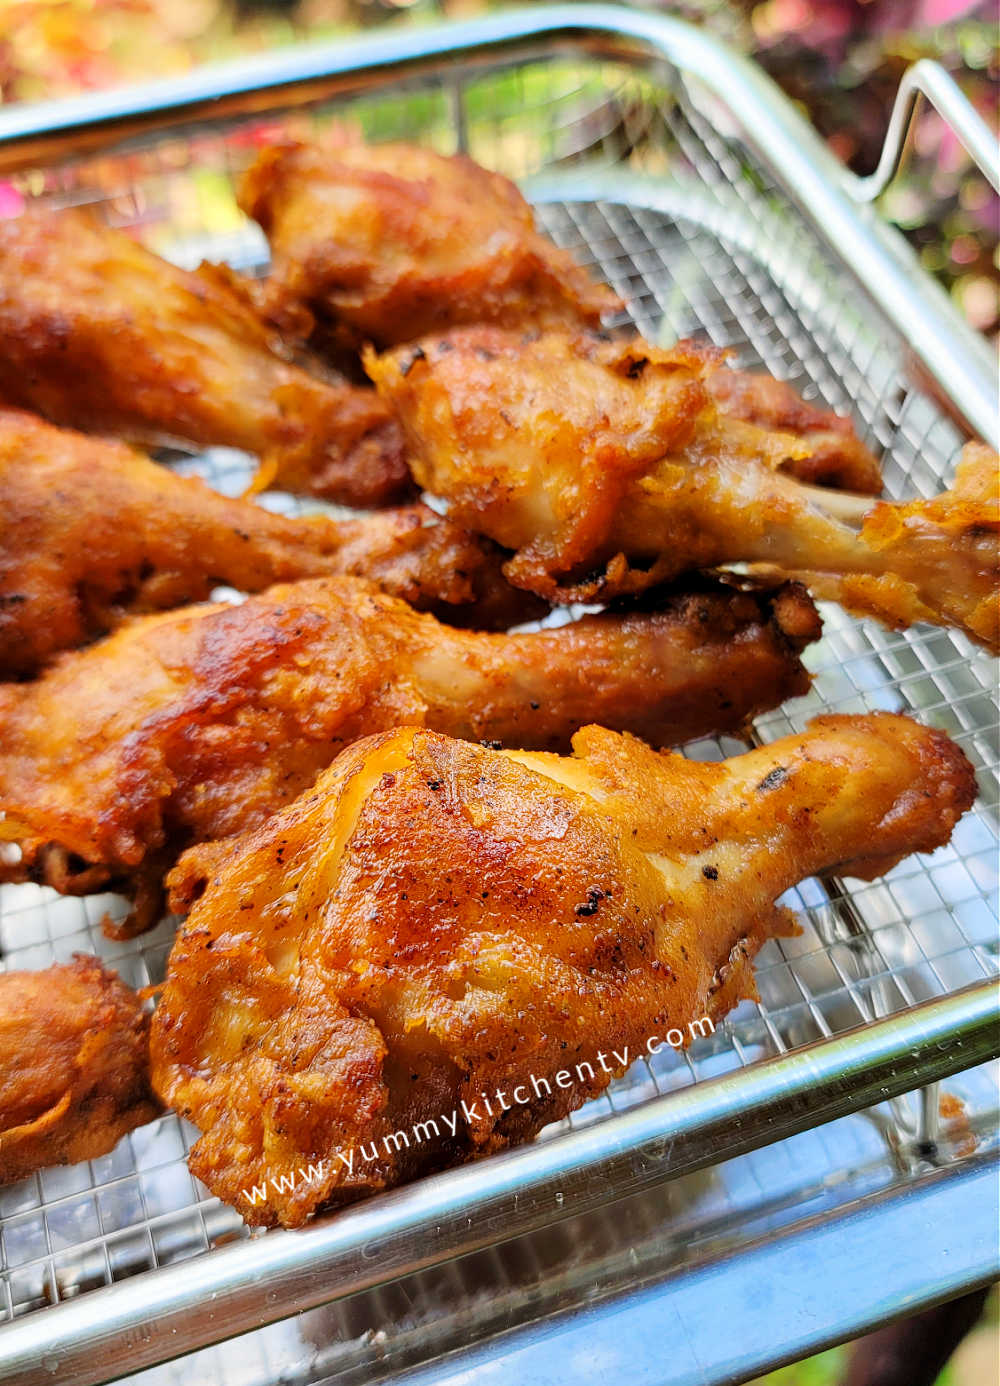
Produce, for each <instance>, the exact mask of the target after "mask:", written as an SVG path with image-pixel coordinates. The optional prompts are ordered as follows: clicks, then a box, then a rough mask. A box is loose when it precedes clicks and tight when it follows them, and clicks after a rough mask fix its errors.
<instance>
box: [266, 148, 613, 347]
mask: <svg viewBox="0 0 1000 1386" xmlns="http://www.w3.org/2000/svg"><path fill="white" fill-rule="evenodd" d="M239 203H240V206H241V207H242V208H243V210H244V211H245V212H246V213H247V215H248V216H251V217H253V218H254V219H255V220H256V221H258V222H259V223H260V225H261V226H262V227H263V229H264V233H265V235H266V236H267V238H268V240H269V241H270V244H271V253H272V272H271V275H270V277H269V278H268V280H267V282H266V287H267V290H268V294H267V296H266V298H265V301H266V302H267V304H268V306H269V310H270V313H271V315H272V317H273V318H274V320H275V321H276V322H278V323H283V322H284V320H285V319H287V318H288V316H289V314H290V313H291V314H292V315H295V314H299V313H300V312H301V309H302V308H306V309H307V310H308V312H309V314H310V315H311V316H312V317H313V318H314V319H315V321H316V322H317V324H319V327H320V331H321V333H322V334H323V336H324V337H325V339H326V340H327V341H328V342H332V343H334V344H337V345H339V346H340V347H342V348H347V349H356V348H357V347H358V346H360V345H361V344H362V343H363V342H366V341H372V342H375V343H376V344H377V345H379V346H392V345H394V344H396V343H398V342H408V341H413V340H414V338H416V337H422V336H423V335H424V333H426V332H433V331H436V330H438V329H440V328H444V327H448V326H451V325H455V324H459V323H470V322H496V323H503V324H504V325H506V326H512V327H517V326H520V325H521V324H522V323H535V324H536V325H538V326H542V325H547V326H554V325H557V324H565V325H566V326H568V327H584V326H592V327H593V326H597V324H598V323H599V322H600V318H601V314H602V313H605V312H613V311H615V310H617V309H619V308H621V307H622V304H621V301H620V299H619V298H618V297H617V296H616V295H615V294H614V293H612V291H611V290H610V289H609V288H607V287H606V286H604V285H603V284H597V283H595V282H593V281H592V280H591V279H590V278H589V277H588V276H587V274H586V273H585V272H584V270H582V269H581V268H580V266H579V265H577V264H576V262H575V261H574V260H573V258H572V257H571V256H570V255H569V254H567V252H566V251H564V250H558V249H557V248H556V247H555V246H554V245H553V244H552V242H551V241H550V240H548V239H547V238H546V237H545V236H543V235H541V234H540V233H539V232H538V231H537V230H536V229H535V219H534V216H533V215H532V211H531V208H530V207H529V206H528V204H527V202H525V200H524V198H523V197H522V196H521V194H520V193H519V192H518V190H517V188H516V187H515V186H514V184H513V183H511V182H510V180H509V179H507V178H504V177H502V176H501V175H500V174H498V173H490V172H489V171H488V170H486V169H484V168H482V167H480V165H479V164H476V163H474V162H473V161H472V160H471V159H469V158H466V157H465V156H464V155H455V156H453V157H451V158H445V157H443V156H442V155H440V154H435V153H433V152H432V151H431V150H429V149H421V148H419V147H418V146H416V145H410V144H378V145H367V144H364V143H362V142H361V141H360V140H359V139H357V138H354V137H352V136H351V135H349V134H347V133H345V132H338V133H334V134H331V135H329V136H327V137H325V138H324V140H323V141H322V142H315V143H309V144H305V143H301V142H297V141H291V142H286V143H283V144H277V145H274V146H272V147H271V148H268V149H265V150H263V151H262V152H261V153H260V154H259V155H258V157H257V160H256V162H255V163H254V164H253V165H252V166H251V168H250V169H249V170H248V171H247V173H246V174H245V176H244V178H243V181H242V184H241V186H240V190H239Z"/></svg>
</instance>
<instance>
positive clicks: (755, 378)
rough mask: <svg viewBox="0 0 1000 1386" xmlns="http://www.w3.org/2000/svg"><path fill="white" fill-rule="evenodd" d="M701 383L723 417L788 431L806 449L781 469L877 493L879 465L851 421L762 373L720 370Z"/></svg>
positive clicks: (800, 477)
mask: <svg viewBox="0 0 1000 1386" xmlns="http://www.w3.org/2000/svg"><path fill="white" fill-rule="evenodd" d="M705 384H706V385H707V387H708V392H709V394H710V395H711V396H712V399H713V400H714V401H715V404H716V406H717V408H718V410H719V412H720V413H721V414H726V415H728V416H729V418H731V419H743V420H744V422H746V423H752V424H757V425H758V426H759V427H760V428H766V429H768V430H770V431H772V432H778V433H790V434H792V435H793V436H794V437H796V438H800V439H801V440H802V441H803V442H804V443H805V444H806V445H807V446H808V448H809V453H808V456H806V457H796V458H790V459H789V460H788V462H787V463H786V464H785V465H784V467H783V468H782V470H783V471H787V472H788V473H789V475H791V476H794V477H796V478H797V479H798V480H799V481H805V482H807V483H808V484H810V485H812V486H836V487H839V488H840V490H842V491H857V492H859V493H860V494H862V495H870V496H877V495H879V494H880V492H881V490H882V473H881V471H880V469H879V464H878V462H877V461H876V459H875V457H874V456H873V455H872V453H871V452H870V451H869V449H868V448H866V447H865V445H864V443H862V441H861V439H860V438H859V437H858V435H857V433H856V432H855V431H854V425H853V423H852V422H851V420H850V419H847V418H844V417H843V415H841V414H835V413H834V412H833V410H832V409H823V408H821V407H819V406H818V405H815V404H809V403H807V402H806V401H805V400H804V399H803V398H802V396H801V395H799V394H797V393H796V392H795V390H793V389H792V387H791V385H789V384H788V383H787V381H784V380H775V378H774V376H773V375H767V374H766V373H765V372H763V371H735V370H731V369H730V368H729V367H728V366H720V367H719V368H718V369H717V370H713V371H709V373H708V374H707V375H706V377H705Z"/></svg>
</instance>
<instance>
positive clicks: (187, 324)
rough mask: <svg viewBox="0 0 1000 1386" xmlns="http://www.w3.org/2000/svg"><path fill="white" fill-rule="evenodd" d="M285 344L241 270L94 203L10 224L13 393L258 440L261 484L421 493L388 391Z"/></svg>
mask: <svg viewBox="0 0 1000 1386" xmlns="http://www.w3.org/2000/svg"><path fill="white" fill-rule="evenodd" d="M276 341H277V339H276V338H275V337H274V335H273V334H272V333H271V332H269V330H268V329H267V328H266V327H265V326H264V324H263V322H262V320H261V318H260V317H259V315H258V313H257V311H256V309H255V307H254V306H253V303H252V302H251V299H250V296H249V294H248V293H247V292H246V291H245V290H244V289H243V288H242V287H241V285H240V282H239V280H238V279H237V277H236V276H235V275H233V274H231V273H229V272H228V271H227V270H224V269H221V268H213V267H211V266H202V268H201V269H200V270H196V271H195V272H193V273H189V272H188V271H186V270H182V269H178V268H177V267H176V266H174V265H171V264H168V263H167V261H166V260H162V259H160V258H159V256H157V255H154V254H153V253H152V252H151V251H148V250H145V249H143V247H142V246H140V245H138V244H137V242H135V241H134V240H133V239H132V238H131V237H130V236H128V235H127V234H126V233H125V232H123V231H118V230H115V229H113V228H111V227H108V226H106V225H104V224H102V223H101V222H99V221H98V220H97V218H96V217H95V216H93V215H91V214H90V213H88V212H85V211H82V210H66V211H61V212H46V211H38V210H29V211H27V212H25V213H24V214H23V215H21V216H19V217H15V218H13V219H11V220H8V221H0V399H3V400H5V401H6V402H7V403H8V404H15V405H21V406H23V407H25V408H28V409H34V410H36V411H37V412H38V413H40V414H43V415H45V417H47V418H49V419H51V420H52V421H53V422H55V423H62V424H70V425H72V426H74V427H77V428H83V429H85V430H87V431H88V432H97V433H111V434H116V435H120V436H122V437H125V438H128V439H130V440H132V441H143V442H154V443H163V442H175V441H177V442H180V443H182V444H185V443H187V444H195V445H197V446H199V447H201V446H207V445H211V444H224V445H226V446H229V447H235V448H243V449H244V450H245V451H247V452H251V453H254V454H256V455H257V456H259V457H260V459H261V472H260V474H259V476H258V481H257V483H256V484H257V487H258V489H262V488H263V486H264V485H268V484H274V485H280V486H281V487H282V488H283V489H285V490H287V491H301V492H307V493H310V494H314V495H319V496H324V497H326V498H328V499H330V500H335V501H340V502H342V503H344V504H346V505H359V506H366V505H376V504H384V503H386V502H388V501H390V500H393V499H396V498H398V497H400V496H402V495H404V494H405V493H407V492H408V491H409V489H410V479H409V474H408V472H407V469H406V465H405V461H404V458H403V452H402V442H401V438H400V434H399V430H398V427H397V426H396V424H395V422H394V420H393V419H392V418H391V416H390V415H389V413H388V411H387V410H386V408H385V406H384V405H383V404H382V403H381V402H380V401H379V400H378V398H377V396H376V395H375V394H374V393H373V392H372V391H371V390H367V389H359V388H358V387H357V386H355V385H351V384H348V383H347V382H345V381H343V380H339V379H337V378H335V377H333V376H332V375H330V376H329V377H328V378H320V377H319V376H318V375H311V374H309V373H308V372H307V371H305V370H303V369H301V368H300V367H299V366H298V365H295V364H293V363H291V362H290V361H287V360H284V359H283V358H282V357H281V356H280V355H278V354H277V351H276V349H275V348H276Z"/></svg>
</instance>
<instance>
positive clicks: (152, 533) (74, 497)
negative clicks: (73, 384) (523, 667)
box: [0, 408, 547, 678]
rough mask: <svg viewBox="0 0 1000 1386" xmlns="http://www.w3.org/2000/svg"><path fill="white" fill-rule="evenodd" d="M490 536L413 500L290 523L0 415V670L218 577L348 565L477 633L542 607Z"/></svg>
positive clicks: (308, 572) (204, 588) (169, 603)
mask: <svg viewBox="0 0 1000 1386" xmlns="http://www.w3.org/2000/svg"><path fill="white" fill-rule="evenodd" d="M501 561H502V556H501V553H500V551H499V550H498V549H497V548H496V547H495V545H493V544H492V543H491V542H490V541H489V540H484V539H481V538H479V537H477V536H474V535H472V534H470V533H469V532H468V531H467V530H463V529H460V528H459V527H458V526H457V525H454V524H452V523H451V522H450V521H449V520H447V519H443V518H441V517H440V516H438V515H435V514H434V512H433V511H432V510H429V509H428V508H427V507H426V506H423V505H412V506H405V507H402V508H400V509H388V510H380V511H373V512H370V513H368V514H362V515H359V516H358V517H357V518H354V519H347V520H341V519H336V520H335V519H331V518H328V517H326V516H312V517H310V518H309V519H290V518H288V517H287V516H284V515H275V514H272V513H271V512H270V511H267V510H264V509H262V508H261V507H260V506H258V505H253V504H251V503H250V502H249V501H245V500H230V499H228V498H226V497H224V496H220V495H218V494H217V492H215V491H212V490H211V489H210V488H209V487H208V486H206V485H205V484H204V483H203V482H201V481H198V480H196V479H193V478H186V477H181V476H177V475H175V474H174V473H173V472H171V471H169V470H168V469H167V468H165V467H160V466H157V464H156V463H154V462H151V461H150V460H149V459H148V458H146V457H143V456H141V455H140V454H139V453H136V452H133V451H132V450H131V449H130V448H127V447H125V446H124V445H123V444H121V443H113V442H108V441H106V440H104V439H100V438H90V437H87V436H85V435H84V434H80V433H74V432H71V431H70V430H67V429H58V428H53V427H52V426H51V425H50V424H45V423H42V421H41V420H40V419H37V418H36V417H35V416H34V415H32V414H26V413H22V412H21V411H20V410H12V409H3V408H0V676H2V677H8V678H9V677H11V676H21V675H25V674H30V673H33V672H35V671H36V670H37V669H38V667H39V666H40V665H42V664H43V663H45V662H46V660H48V659H49V658H50V657H51V656H52V655H53V654H55V653H56V652H57V651H59V650H64V649H72V648H74V647H76V646H78V645H82V644H85V643H86V642H87V641H89V640H92V639H94V638H95V637H97V636H99V635H103V634H106V633H107V631H109V630H112V629H113V628H114V627H115V626H117V625H119V624H120V623H121V622H122V620H123V619H124V618H125V617H126V616H127V615H129V614H134V613H136V612H148V611H157V610H165V609H166V608H168V607H173V606H183V605H185V604H186V603H188V602H197V601H204V600H205V599H206V598H207V597H208V596H209V595H210V594H211V591H212V589H213V588H214V587H217V586H219V585H220V584H222V583H226V584H228V585H230V586H232V587H235V588H238V589H240V590H241V591H244V592H257V591H260V590H261V588H264V587H267V586H269V585H271V584H272V583H275V582H281V581H289V580H294V579H297V578H306V577H318V576H321V575H323V574H329V573H346V574H350V575H354V576H360V577H368V578H370V579H372V580H373V581H374V582H377V583H378V585H379V586H380V587H382V588H384V589H385V590H386V591H388V592H392V593H393V594H394V595H396V596H399V597H403V598H405V599H406V600H407V601H409V602H410V603H412V604H413V605H414V606H416V607H418V608H419V609H421V610H432V611H435V612H437V613H438V614H439V615H441V616H443V617H444V618H445V619H449V620H453V621H454V622H455V623H456V624H460V625H465V624H475V625H478V626H480V627H482V628H485V629H493V628H500V629H505V628H506V627H507V626H511V625H514V624H516V623H518V622H521V621H528V620H532V619H533V618H535V617H536V616H538V615H540V614H541V613H542V612H543V611H545V610H547V607H546V604H545V603H544V602H541V601H539V599H538V598H536V597H533V596H531V595H530V594H528V593H525V592H521V591H519V590H518V589H517V588H514V587H511V586H510V584H509V583H508V582H507V581H506V580H505V578H504V576H503V573H502V572H501Z"/></svg>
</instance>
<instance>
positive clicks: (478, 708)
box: [0, 578, 819, 929]
mask: <svg viewBox="0 0 1000 1386" xmlns="http://www.w3.org/2000/svg"><path fill="white" fill-rule="evenodd" d="M818 634H819V622H818V619H817V617H816V613H815V610H814V608H813V607H812V604H811V603H810V601H809V599H808V597H806V595H805V592H804V590H803V589H801V588H796V587H794V586H785V587H783V588H780V589H778V590H777V591H771V592H767V591H759V590H754V589H750V590H747V591H743V590H739V588H737V587H730V586H726V585H723V584H722V583H719V582H714V581H711V580H708V579H702V580H700V581H698V582H696V583H694V584H693V585H692V586H690V587H689V588H687V589H685V590H683V591H681V592H678V593H672V594H665V595H663V597H662V599H661V600H660V601H659V602H658V609H656V610H653V611H639V612H636V613H634V614H620V613H617V612H608V613H604V614H601V615H598V616H588V617H584V618H583V619H582V620H580V621H579V622H577V623H575V624H574V625H571V626H564V627H562V628H561V629H558V630H543V631H537V632H532V633H526V634H520V635H491V634H483V633H480V632H470V631H459V630H454V629H452V628H450V627H447V626H443V625H441V624H440V623H439V622H438V621H436V620H435V619H434V617H433V616H429V615H422V614H418V613H417V612H415V611H413V610H412V609H411V608H410V607H408V606H407V605H406V604H405V603H404V602H401V601H399V600H397V599H396V598H393V597H389V596H386V595H385V594H383V593H381V592H379V591H378V589H377V588H375V587H374V586H372V585H371V584H370V583H366V582H363V581H360V580H358V579H352V578H327V579H316V580H313V581H307V582H300V583H295V584H291V585H288V586H280V587H275V588H272V589H270V590H269V591H268V592H266V593H264V594H262V595H259V596H256V597H250V598H248V599H247V601H246V602H244V603H243V604H242V605H241V606H237V607H231V606H224V605H215V606H203V607H193V608H188V609H186V610H183V611H179V612H171V613H169V614H166V615H158V616H146V617H142V618H139V619H137V620H135V621H133V622H132V623H130V624H129V625H127V626H125V627H123V628H122V629H121V630H120V631H118V632H116V633H115V634H114V635H111V636H109V637H108V638H107V639H106V640H104V641H102V642H100V643H99V644H97V645H92V646H91V647H90V648H89V649H86V650H81V651H77V652H76V653H73V654H68V655H63V656H61V657H59V658H58V659H57V660H56V662H55V663H54V664H53V665H52V666H51V668H50V669H49V670H48V671H47V672H46V673H45V674H44V675H43V676H42V677H41V678H40V679H39V680H37V681H36V682H35V683H32V684H8V685H6V686H0V809H2V810H3V812H4V815H5V816H4V817H0V844H2V842H3V840H4V839H6V841H7V842H8V843H11V842H12V843H15V844H16V845H17V848H19V849H20V851H19V853H18V852H16V851H14V852H12V851H11V849H10V848H9V847H8V848H7V849H6V850H7V856H6V859H5V857H4V856H2V855H0V880H4V879H6V880H37V881H41V882H44V883H46V884H48V885H51V886H54V887H55V888H56V889H58V890H61V891H63V892H65V893H68V894H86V893H89V892H91V891H93V890H97V889H104V888H105V887H108V886H111V887H114V888H122V889H124V890H125V891H126V892H127V893H130V894H131V895H132V896H133V897H134V898H135V900H136V913H135V914H134V916H133V918H132V919H131V920H130V922H129V924H128V926H127V928H128V929H138V928H141V927H144V926H145V925H147V924H149V923H151V922H153V920H154V919H155V918H156V917H157V915H156V913H155V911H156V909H157V908H158V906H159V885H160V882H161V881H162V877H163V873H164V870H165V868H166V867H167V866H169V865H170V864H171V863H172V861H173V860H174V858H175V857H176V855H177V852H178V851H179V850H180V849H181V848H183V847H185V846H187V845H188V844H190V843H193V842H200V841H206V840H211V839H214V838H219V837H224V836H227V835H229V834H231V833H234V832H237V831H239V830H242V829H243V828H245V827H248V826H250V825H253V824H256V823H259V822H260V821H262V820H263V819H264V818H265V817H266V816H267V815H268V814H269V813H273V812H274V811H275V810H276V809H278V808H280V807H281V806H282V805H284V804H287V803H288V802H290V801H291V800H292V799H294V798H295V797H296V795H298V794H299V793H301V791H302V790H304V789H306V788H308V786H309V785H310V784H311V783H312V782H313V780H314V778H315V777H316V775H317V774H318V773H319V771H320V770H322V769H325V768H326V766H328V765H329V764H330V763H331V761H332V760H333V759H334V757H335V756H336V755H337V753H338V752H339V751H341V750H342V749H343V748H344V747H345V746H347V745H349V744H350V743H351V742H352V741H355V740H357V739H358V738H359V737H361V736H366V735H369V734H370V733H372V732H377V731H382V730H385V729H387V728H389V727H393V726H398V725H400V724H403V723H411V724H415V725H419V724H424V725H427V726H429V727H433V728H435V729H437V730H440V731H444V732H447V733H448V734H449V735H452V736H463V737H468V738H470V739H472V740H478V739H480V738H488V739H499V740H501V741H503V742H504V743H505V744H512V745H516V746H522V747H529V748H542V749H550V748H552V749H562V748H564V747H566V746H568V744H569V739H570V737H571V735H572V734H573V732H574V731H575V730H576V729H577V728H578V727H579V726H581V725H582V724H583V723H584V722H586V721H587V719H588V717H592V716H595V715H599V716H600V717H601V719H602V721H603V722H605V723H607V724H609V725H612V726H617V727H621V728H623V729H627V730H630V731H634V732H637V733H639V734H641V735H643V736H645V737H646V738H647V740H651V741H655V742H656V743H657V744H661V745H664V744H678V743H680V742H682V741H685V740H687V739H689V738H691V737H694V736H700V735H705V734H707V733H709V732H711V731H714V730H735V729H738V728H740V727H741V726H742V725H743V723H744V722H745V720H746V719H747V718H748V717H750V716H752V715H753V714H754V713H755V712H758V711H760V710H762V709H764V708H770V707H773V706H776V705H777V704H778V703H780V702H782V701H783V700H784V699H785V698H787V697H790V696H793V695H795V694H798V693H804V692H806V691H807V689H808V686H809V679H808V675H807V674H806V673H805V671H804V670H803V668H802V665H801V664H800V662H799V659H798V651H799V650H801V649H802V648H803V646H804V645H805V644H807V643H808V642H809V641H810V640H813V639H815V638H816V637H817V636H818ZM14 856H17V857H18V859H17V860H11V858H12V857H14Z"/></svg>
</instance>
